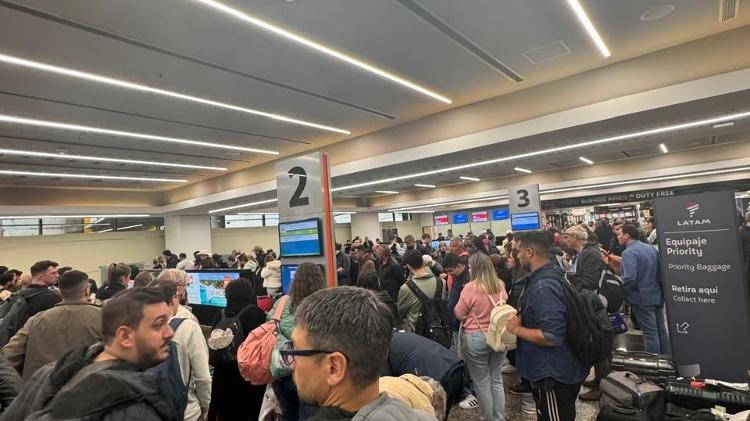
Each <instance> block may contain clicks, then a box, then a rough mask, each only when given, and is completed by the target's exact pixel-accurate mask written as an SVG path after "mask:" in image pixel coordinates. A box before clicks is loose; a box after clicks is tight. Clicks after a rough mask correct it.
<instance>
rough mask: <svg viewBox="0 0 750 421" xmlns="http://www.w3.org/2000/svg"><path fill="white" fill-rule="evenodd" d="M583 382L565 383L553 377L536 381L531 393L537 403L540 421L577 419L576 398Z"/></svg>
mask: <svg viewBox="0 0 750 421" xmlns="http://www.w3.org/2000/svg"><path fill="white" fill-rule="evenodd" d="M580 390H581V384H580V383H579V384H563V383H559V382H556V381H554V380H552V379H545V381H541V382H534V383H532V385H531V393H532V394H533V395H534V403H536V412H537V415H536V419H537V420H538V421H575V419H576V399H577V398H578V392H579V391H580Z"/></svg>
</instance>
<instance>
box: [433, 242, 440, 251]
mask: <svg viewBox="0 0 750 421" xmlns="http://www.w3.org/2000/svg"><path fill="white" fill-rule="evenodd" d="M432 248H433V249H434V250H437V249H439V248H440V241H439V240H432Z"/></svg>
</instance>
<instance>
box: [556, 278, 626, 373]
mask: <svg viewBox="0 0 750 421" xmlns="http://www.w3.org/2000/svg"><path fill="white" fill-rule="evenodd" d="M560 283H561V284H562V286H563V295H564V299H565V318H566V326H565V340H566V341H567V343H568V345H570V348H571V349H572V350H573V354H575V356H576V357H578V359H579V360H581V362H582V363H584V364H587V365H593V364H596V363H599V362H601V361H604V360H605V359H607V358H609V355H610V354H611V353H612V347H613V346H614V344H613V341H614V328H613V327H612V323H611V322H610V321H609V314H608V313H607V308H606V307H605V306H604V303H602V300H601V299H600V298H599V295H598V294H597V293H596V292H593V291H586V290H584V291H580V292H579V291H578V290H576V289H575V288H574V287H573V286H572V285H571V284H570V282H568V280H567V278H566V277H565V276H563V277H562V279H561V280H560Z"/></svg>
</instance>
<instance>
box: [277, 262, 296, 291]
mask: <svg viewBox="0 0 750 421" xmlns="http://www.w3.org/2000/svg"><path fill="white" fill-rule="evenodd" d="M297 269H299V265H281V293H282V294H289V288H291V287H292V280H293V279H294V274H295V273H296V272H297Z"/></svg>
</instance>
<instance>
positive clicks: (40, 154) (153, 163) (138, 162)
mask: <svg viewBox="0 0 750 421" xmlns="http://www.w3.org/2000/svg"><path fill="white" fill-rule="evenodd" d="M0 154H5V155H11V156H33V157H39V158H53V159H76V160H79V161H96V162H116V163H121V164H133V165H148V166H157V167H170V168H190V169H197V170H214V171H226V170H227V169H226V168H224V167H212V166H207V165H193V164H176V163H173V162H159V161H141V160H138V159H121V158H104V157H100V156H90V155H72V154H67V153H65V154H63V153H62V152H60V153H50V152H35V151H21V150H13V149H0Z"/></svg>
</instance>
